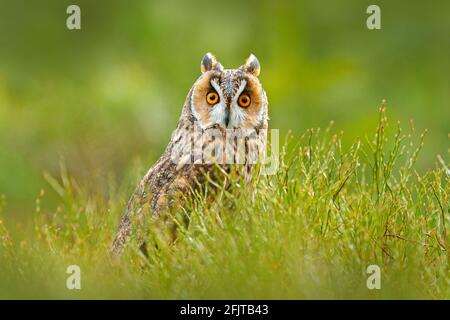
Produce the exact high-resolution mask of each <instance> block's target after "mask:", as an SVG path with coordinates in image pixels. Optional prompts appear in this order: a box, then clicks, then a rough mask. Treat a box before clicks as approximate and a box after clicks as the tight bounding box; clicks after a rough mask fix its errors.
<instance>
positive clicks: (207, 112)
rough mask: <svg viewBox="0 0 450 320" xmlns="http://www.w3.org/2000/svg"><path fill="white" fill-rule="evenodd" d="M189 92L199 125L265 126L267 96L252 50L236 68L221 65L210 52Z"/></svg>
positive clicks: (247, 127) (232, 127)
mask: <svg viewBox="0 0 450 320" xmlns="http://www.w3.org/2000/svg"><path fill="white" fill-rule="evenodd" d="M201 72H202V75H201V76H200V78H199V79H198V80H197V81H196V82H195V84H194V86H193V88H192V92H191V98H190V99H191V101H190V102H191V103H190V108H191V110H190V111H191V113H192V115H193V116H194V118H195V120H196V122H197V123H198V124H199V125H200V127H201V128H202V129H207V128H209V127H213V126H219V127H221V128H223V129H229V128H230V129H236V128H242V129H253V128H263V127H267V120H268V117H267V97H266V94H265V92H264V90H263V88H262V86H261V83H260V82H259V79H258V76H259V72H260V65H259V61H258V59H257V58H256V57H255V56H254V55H253V54H252V55H250V57H249V58H248V59H247V60H246V62H245V63H244V64H243V65H242V66H241V67H239V68H237V69H224V68H223V67H222V65H221V64H220V63H219V62H218V61H217V60H216V58H215V57H214V56H213V55H212V54H211V53H207V54H206V55H205V56H204V57H203V59H202V62H201Z"/></svg>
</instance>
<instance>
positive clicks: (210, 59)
mask: <svg viewBox="0 0 450 320" xmlns="http://www.w3.org/2000/svg"><path fill="white" fill-rule="evenodd" d="M200 70H201V71H202V73H205V72H207V71H211V70H217V71H222V70H223V67H222V65H221V64H220V63H219V62H218V61H217V59H216V57H215V56H214V55H213V54H212V53H210V52H208V53H207V54H205V55H204V57H203V59H202V63H201V65H200Z"/></svg>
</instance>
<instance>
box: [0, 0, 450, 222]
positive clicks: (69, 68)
mask: <svg viewBox="0 0 450 320" xmlns="http://www.w3.org/2000/svg"><path fill="white" fill-rule="evenodd" d="M70 4H78V5H79V6H80V7H81V20H82V21H81V24H82V30H79V31H76V30H75V31H70V30H67V28H66V18H67V14H66V8H67V6H68V5H70ZM370 4H378V5H379V6H380V7H381V20H382V29H381V30H368V29H367V28H366V19H367V17H368V15H367V14H366V8H367V7H368V5H370ZM208 51H211V52H213V53H214V54H216V56H217V57H218V59H219V60H220V61H221V62H222V64H223V65H224V66H225V67H228V68H231V67H238V66H239V65H241V64H242V63H243V62H244V60H245V58H246V57H247V56H248V55H249V54H250V53H254V54H255V55H256V56H257V57H258V58H259V60H260V62H261V76H260V78H261V81H262V83H263V85H264V87H265V89H266V91H267V94H268V97H269V102H270V104H269V107H270V116H271V127H273V128H279V129H281V133H282V135H283V133H284V132H287V130H292V131H293V132H294V133H295V134H301V133H303V132H304V131H305V130H306V129H307V128H310V127H325V126H327V125H328V123H329V122H330V120H334V121H335V128H336V130H343V131H344V141H345V142H346V143H347V144H350V143H351V142H352V141H353V140H354V139H355V138H356V137H364V136H365V135H368V134H372V133H373V131H374V128H375V123H376V121H377V116H378V115H377V109H378V107H379V104H380V100H381V99H383V98H385V99H387V102H388V104H387V106H388V112H389V115H390V118H391V120H392V119H395V120H397V119H398V120H400V121H402V123H403V124H404V126H406V127H408V123H409V121H410V119H414V122H415V127H416V129H417V130H424V129H425V128H427V129H428V131H429V134H428V136H427V138H426V144H425V148H424V152H423V153H422V155H421V157H420V158H419V168H422V169H426V168H428V167H430V166H433V165H434V163H435V159H436V155H437V154H441V155H442V156H443V157H444V158H446V159H448V151H447V149H448V133H449V132H450V125H449V119H450V82H449V77H450V59H449V57H450V2H449V1H446V0H445V1H432V2H426V3H424V2H422V1H406V0H402V1H364V0H344V1H331V0H330V1H323V0H315V1H312V0H310V1H295V2H294V1H293V2H285V1H232V0H227V1H181V0H180V1H173V0H169V1H138V0H131V1H118V0H108V1H106V0H96V1H88V0H76V1H63V0H55V1H48V0H39V1H37V0H27V1H25V0H14V1H13V0H0V194H4V196H5V197H6V201H7V210H6V212H7V213H8V214H11V215H14V216H16V217H25V216H28V215H29V214H32V213H33V212H34V206H35V199H36V197H37V195H38V194H39V192H40V190H41V189H42V188H46V187H47V186H48V185H47V182H46V181H45V180H44V178H43V173H44V172H49V173H51V174H53V175H56V176H57V175H58V171H59V165H60V163H61V162H64V163H65V164H66V165H67V168H68V170H69V172H70V174H71V175H73V176H74V177H75V178H76V179H77V180H78V181H80V183H82V184H83V185H85V186H87V187H88V188H90V190H91V192H97V193H102V192H104V191H105V190H107V189H108V187H109V185H108V184H109V181H111V180H114V181H116V182H117V183H118V184H120V183H121V182H122V181H123V179H124V177H125V176H126V174H127V172H130V170H133V167H134V165H135V163H136V161H137V159H140V160H141V162H142V163H143V164H144V166H147V167H149V166H150V165H151V164H152V162H153V161H154V160H155V159H157V157H158V156H159V155H160V154H161V152H162V150H163V149H164V147H165V146H166V144H167V142H168V141H169V139H170V134H171V132H172V129H173V128H175V125H176V123H177V120H178V117H179V114H180V110H181V107H182V104H183V102H184V99H185V96H186V94H187V92H188V90H189V88H190V87H191V85H192V84H193V82H194V81H195V80H196V78H197V77H198V76H199V75H200V70H199V64H200V60H201V58H202V56H203V55H204V54H205V53H206V52H208ZM52 199H53V198H52V195H51V194H50V195H49V196H48V198H47V201H48V202H47V204H48V205H52V201H53V200H52ZM54 201H57V200H56V199H54Z"/></svg>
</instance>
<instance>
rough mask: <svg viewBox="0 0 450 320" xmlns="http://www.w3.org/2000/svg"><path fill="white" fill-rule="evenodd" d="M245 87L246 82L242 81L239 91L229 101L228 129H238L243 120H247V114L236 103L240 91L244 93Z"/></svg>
mask: <svg viewBox="0 0 450 320" xmlns="http://www.w3.org/2000/svg"><path fill="white" fill-rule="evenodd" d="M246 85H247V81H246V80H242V82H241V85H240V86H239V89H238V90H237V92H236V94H235V95H234V97H233V99H232V100H231V110H230V121H229V123H228V128H239V127H241V126H242V123H243V122H244V121H245V119H247V113H246V112H245V111H244V109H243V108H241V107H240V106H239V105H238V103H237V101H238V99H239V96H240V95H241V94H242V91H244V89H245V86H246Z"/></svg>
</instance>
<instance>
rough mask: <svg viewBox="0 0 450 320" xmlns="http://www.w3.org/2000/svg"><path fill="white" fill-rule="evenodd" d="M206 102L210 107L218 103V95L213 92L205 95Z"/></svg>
mask: <svg viewBox="0 0 450 320" xmlns="http://www.w3.org/2000/svg"><path fill="white" fill-rule="evenodd" d="M206 102H208V104H210V105H214V104H216V103H217V102H219V95H218V94H217V93H215V92H210V93H208V94H207V95H206Z"/></svg>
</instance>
